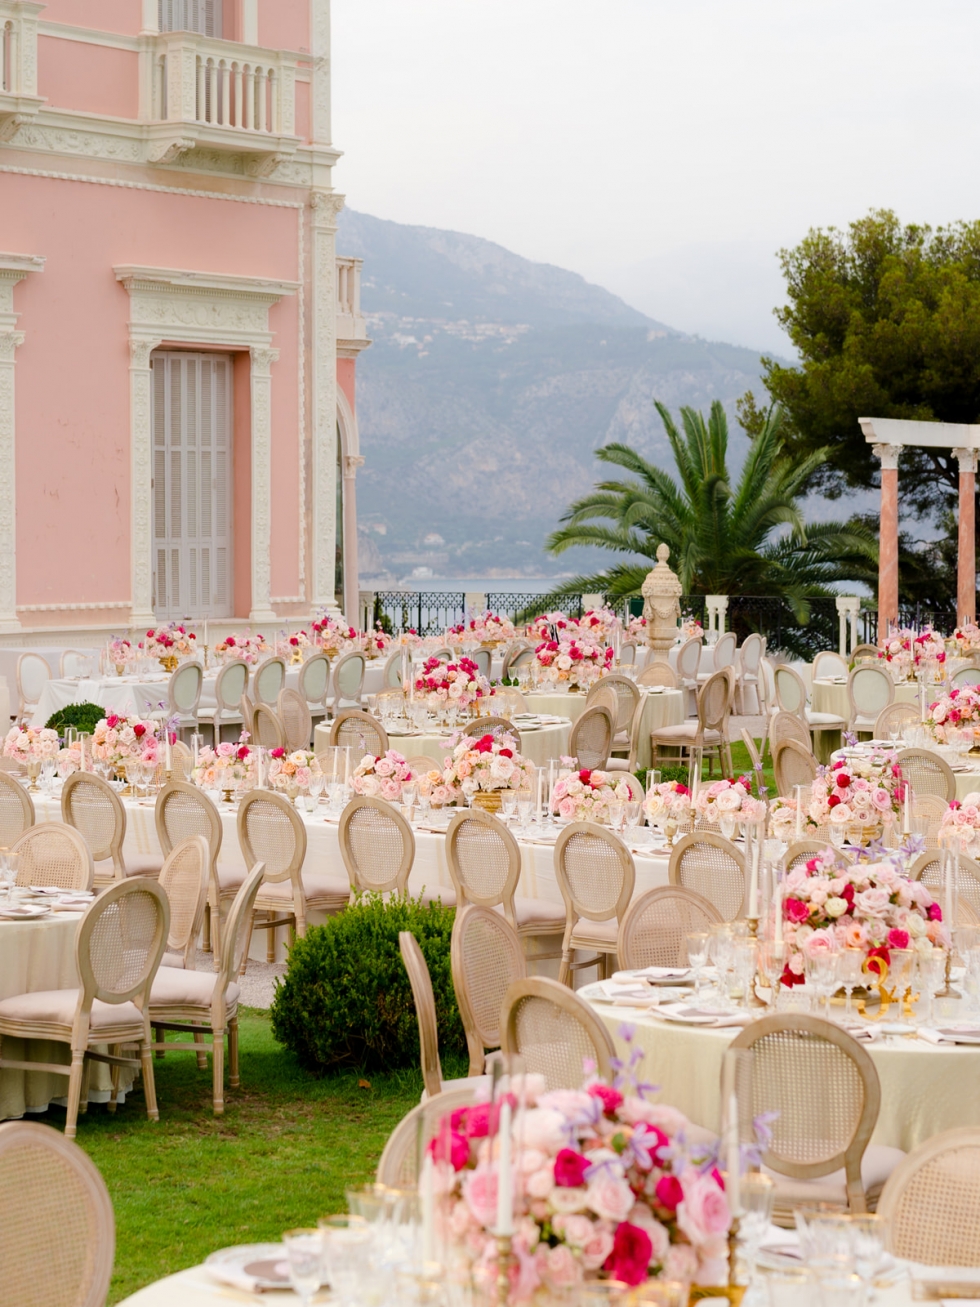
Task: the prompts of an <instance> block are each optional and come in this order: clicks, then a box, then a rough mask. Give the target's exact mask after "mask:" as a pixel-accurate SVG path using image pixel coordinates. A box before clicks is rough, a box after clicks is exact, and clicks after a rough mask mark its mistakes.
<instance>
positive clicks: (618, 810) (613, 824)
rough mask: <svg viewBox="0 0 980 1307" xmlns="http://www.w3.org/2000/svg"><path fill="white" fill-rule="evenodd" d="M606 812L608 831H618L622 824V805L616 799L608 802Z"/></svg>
mask: <svg viewBox="0 0 980 1307" xmlns="http://www.w3.org/2000/svg"><path fill="white" fill-rule="evenodd" d="M606 811H607V812H608V814H609V828H610V830H614V831H618V830H619V829H620V827H621V826H622V824H623V805H622V803H621V802H620V801H619V800H618V799H612V800H610V802H609V804H608V806H607V808H606Z"/></svg>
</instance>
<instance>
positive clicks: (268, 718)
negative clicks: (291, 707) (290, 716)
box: [252, 703, 286, 749]
mask: <svg viewBox="0 0 980 1307" xmlns="http://www.w3.org/2000/svg"><path fill="white" fill-rule="evenodd" d="M252 733H253V736H254V739H255V743H256V744H259V745H261V746H262V748H263V749H284V748H285V747H286V732H285V731H284V730H283V726H282V722H281V721H280V720H279V718H278V716H277V715H276V711H275V709H274V708H270V707H269V705H268V704H267V703H257V704H256V705H255V708H254V709H253V710H252Z"/></svg>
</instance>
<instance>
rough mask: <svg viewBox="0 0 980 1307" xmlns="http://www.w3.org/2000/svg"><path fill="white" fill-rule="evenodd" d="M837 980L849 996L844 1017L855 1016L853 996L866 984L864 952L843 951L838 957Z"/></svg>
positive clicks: (850, 949) (859, 950)
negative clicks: (859, 987)
mask: <svg viewBox="0 0 980 1307" xmlns="http://www.w3.org/2000/svg"><path fill="white" fill-rule="evenodd" d="M837 979H838V982H839V983H840V984H841V985H842V986H843V988H844V992H845V993H846V994H847V1002H846V1004H845V1006H844V1016H845V1017H850V1016H852V1015H853V1011H854V1009H853V1007H852V995H853V994H854V991H855V990H856V989H857V988H858V986H859V985H861V984H863V982H864V952H863V950H861V949H859V948H845V949H841V951H840V953H839V954H838V955H837Z"/></svg>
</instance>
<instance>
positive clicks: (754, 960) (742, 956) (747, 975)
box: [735, 938, 759, 1008]
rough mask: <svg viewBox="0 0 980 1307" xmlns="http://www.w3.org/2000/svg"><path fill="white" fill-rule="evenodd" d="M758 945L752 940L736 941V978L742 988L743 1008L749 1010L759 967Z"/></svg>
mask: <svg viewBox="0 0 980 1307" xmlns="http://www.w3.org/2000/svg"><path fill="white" fill-rule="evenodd" d="M758 957H759V954H758V945H757V943H756V941H755V940H754V939H752V938H746V939H736V940H735V976H736V978H737V980H738V982H739V984H740V985H741V986H742V1006H743V1007H744V1008H748V1006H749V1002H750V1000H751V997H752V982H753V980H754V979H755V973H756V970H757V967H758Z"/></svg>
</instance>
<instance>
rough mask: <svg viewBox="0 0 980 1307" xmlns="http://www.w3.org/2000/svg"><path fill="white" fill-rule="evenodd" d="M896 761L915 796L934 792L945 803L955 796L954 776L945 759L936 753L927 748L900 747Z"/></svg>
mask: <svg viewBox="0 0 980 1307" xmlns="http://www.w3.org/2000/svg"><path fill="white" fill-rule="evenodd" d="M896 761H897V763H898V765H899V767H901V769H902V775H903V777H904V778H905V779H906V780H907V781H908V783H909V784H910V785H911V786H912V793H913V794H914V795H915V796H916V798H919V797H920V796H922V795H926V794H935V795H936V796H937V797H938V798H940V799H945V801H946V802H947V803H951V802H952V801H953V799H955V798H956V776H955V775H954V774H953V769H952V767H950V765H949V763H948V762H947V761H946V759H945V758H940V756H939V754H938V753H932V752H931V751H930V750H929V749H901V750H900V751H899V753H898V755H897V757H896Z"/></svg>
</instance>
